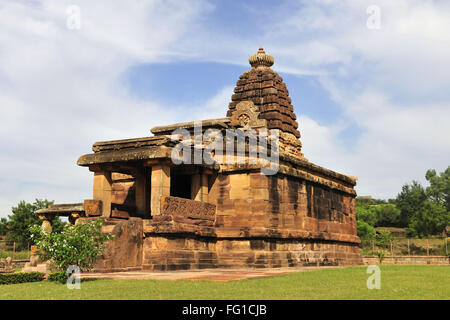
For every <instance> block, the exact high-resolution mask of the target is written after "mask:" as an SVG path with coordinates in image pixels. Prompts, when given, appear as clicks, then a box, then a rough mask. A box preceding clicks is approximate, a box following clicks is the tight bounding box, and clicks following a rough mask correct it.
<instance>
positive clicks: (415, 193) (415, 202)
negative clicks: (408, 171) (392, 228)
mask: <svg viewBox="0 0 450 320" xmlns="http://www.w3.org/2000/svg"><path fill="white" fill-rule="evenodd" d="M425 200H427V194H426V192H425V189H424V188H423V187H422V185H421V184H420V183H419V182H417V181H413V182H412V183H411V184H410V185H408V184H405V185H404V186H403V187H402V191H401V192H400V193H399V194H398V195H397V199H396V205H397V208H398V209H400V222H399V226H400V227H407V226H408V225H409V223H410V222H411V219H412V218H413V216H414V215H415V213H416V212H418V211H419V210H420V209H421V208H422V206H423V203H424V202H425Z"/></svg>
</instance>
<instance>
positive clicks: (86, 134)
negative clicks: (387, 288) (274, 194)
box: [0, 0, 450, 216]
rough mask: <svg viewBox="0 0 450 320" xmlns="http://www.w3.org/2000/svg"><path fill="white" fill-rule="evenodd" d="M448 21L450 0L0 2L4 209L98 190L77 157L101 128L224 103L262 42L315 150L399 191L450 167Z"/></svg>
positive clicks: (127, 129)
mask: <svg viewBox="0 0 450 320" xmlns="http://www.w3.org/2000/svg"><path fill="white" fill-rule="evenodd" d="M70 5H76V6H77V7H78V8H79V9H80V22H81V25H80V28H76V29H71V28H69V27H68V24H67V23H68V19H70V18H72V17H71V12H70V11H67V10H68V8H69V7H70ZM371 5H375V6H376V7H377V8H378V9H379V13H380V16H379V18H380V19H379V22H380V25H379V26H380V27H379V28H377V29H371V28H369V27H368V26H367V22H368V19H370V18H371V12H369V13H368V11H367V10H368V8H369V6H371ZM448 30H450V4H449V3H448V2H445V1H431V0H420V1H419V0H396V1H390V0H377V1H365V0H354V1H351V0H340V1H337V0H336V1H334V0H308V1H256V0H250V1H208V0H177V1H157V0H148V1H114V2H111V1H106V0H105V1H88V0H83V1H65V0H34V1H16V0H0V43H1V46H0V92H1V93H2V94H1V95H0V108H1V115H2V117H1V121H2V122H1V123H2V125H1V126H0V161H1V163H2V166H0V216H6V215H7V214H10V208H11V206H13V205H15V204H17V202H18V201H20V200H26V201H33V200H34V199H35V198H47V199H50V200H55V201H56V202H59V203H67V202H80V201H82V200H84V199H89V198H91V197H92V194H91V193H92V174H91V173H90V172H89V171H88V170H87V169H86V168H81V167H77V166H76V160H77V158H78V157H79V156H80V155H82V154H85V153H89V152H91V146H92V144H93V143H94V142H95V141H103V140H112V139H121V138H131V137H141V136H148V135H150V129H151V128H152V127H153V126H156V125H163V124H170V123H175V122H180V121H189V120H197V119H206V118H215V117H223V116H225V114H226V111H227V106H228V102H229V101H230V99H231V95H232V93H233V88H234V86H235V84H236V81H237V79H238V78H239V75H240V74H242V73H243V72H244V71H245V70H248V69H249V68H250V66H249V65H248V57H249V56H250V55H251V54H253V53H255V52H256V51H257V50H258V48H259V46H263V47H264V48H265V50H266V52H268V53H270V54H272V55H273V56H274V57H275V64H274V66H273V69H274V70H275V71H277V72H278V73H279V74H280V75H281V76H282V77H283V79H284V81H285V82H286V85H287V87H288V90H289V93H290V96H291V98H292V102H293V105H294V109H295V112H296V115H297V118H298V123H299V130H300V133H301V135H302V137H301V141H302V143H303V152H304V154H305V156H306V158H308V159H309V160H310V161H312V162H314V163H316V164H318V165H322V166H325V167H327V168H330V169H333V170H336V171H339V172H343V173H346V174H350V175H354V176H357V177H358V185H357V192H358V194H360V195H372V196H374V197H380V198H390V197H395V196H396V194H397V193H398V192H399V191H400V189H401V186H402V185H403V184H404V183H407V182H410V181H412V180H413V179H415V180H419V181H421V182H423V183H425V179H424V175H425V172H426V170H427V169H429V168H435V169H437V170H438V171H443V170H444V169H445V168H446V167H447V166H448V165H449V161H448V160H449V159H450V143H449V139H448V137H449V136H450V126H449V125H448V122H449V119H450V108H449V104H450V93H449V91H448V88H449V86H450V34H449V33H448Z"/></svg>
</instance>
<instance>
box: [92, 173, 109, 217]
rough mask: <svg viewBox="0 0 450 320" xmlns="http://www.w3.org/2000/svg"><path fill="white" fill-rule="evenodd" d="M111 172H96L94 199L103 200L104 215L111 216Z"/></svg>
mask: <svg viewBox="0 0 450 320" xmlns="http://www.w3.org/2000/svg"><path fill="white" fill-rule="evenodd" d="M111 185H112V179H111V172H110V171H96V172H94V200H101V201H102V216H103V217H105V218H109V217H110V216H111V197H112V192H111Z"/></svg>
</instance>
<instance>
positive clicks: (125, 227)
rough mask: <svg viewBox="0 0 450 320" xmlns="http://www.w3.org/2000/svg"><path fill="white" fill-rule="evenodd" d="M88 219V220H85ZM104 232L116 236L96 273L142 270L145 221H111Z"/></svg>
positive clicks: (101, 259)
mask: <svg viewBox="0 0 450 320" xmlns="http://www.w3.org/2000/svg"><path fill="white" fill-rule="evenodd" d="M85 219H88V218H85ZM102 231H103V232H107V233H111V234H112V235H113V236H114V239H113V240H112V241H109V243H108V247H107V248H106V249H105V250H104V252H103V254H102V256H101V257H100V258H99V259H98V261H97V263H96V265H95V271H97V272H106V271H110V272H111V271H129V270H139V269H141V268H142V255H143V241H144V239H143V221H142V219H141V218H130V219H129V220H109V221H107V223H106V225H104V226H103V229H102Z"/></svg>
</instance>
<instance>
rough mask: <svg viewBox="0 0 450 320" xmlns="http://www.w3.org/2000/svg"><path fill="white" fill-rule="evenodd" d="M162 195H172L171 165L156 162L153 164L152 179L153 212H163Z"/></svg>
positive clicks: (151, 204)
mask: <svg viewBox="0 0 450 320" xmlns="http://www.w3.org/2000/svg"><path fill="white" fill-rule="evenodd" d="M161 196H170V166H168V165H167V164H156V165H153V166H152V179H151V201H150V206H151V214H152V216H157V215H160V214H161Z"/></svg>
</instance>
